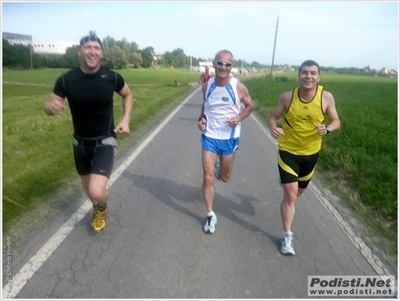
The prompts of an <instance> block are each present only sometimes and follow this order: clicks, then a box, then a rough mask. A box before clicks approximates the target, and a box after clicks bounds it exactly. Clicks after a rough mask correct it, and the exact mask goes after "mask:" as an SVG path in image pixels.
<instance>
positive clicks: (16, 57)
mask: <svg viewBox="0 0 400 301" xmlns="http://www.w3.org/2000/svg"><path fill="white" fill-rule="evenodd" d="M90 33H91V34H96V33H95V32H94V31H90ZM102 43H103V54H104V59H103V61H102V65H104V66H106V67H108V68H111V69H123V68H129V67H131V68H160V67H167V68H170V67H174V68H188V67H189V66H190V65H191V66H199V62H205V61H209V59H204V58H195V57H192V56H187V55H186V54H185V52H184V50H183V49H181V48H177V49H175V50H173V51H166V52H165V53H164V54H163V55H162V56H159V57H157V60H155V59H154V57H155V55H156V54H155V51H154V49H153V47H146V48H144V49H139V46H138V44H136V43H135V42H128V40H127V39H126V38H123V39H122V40H120V41H117V40H115V39H114V38H112V37H110V36H107V37H106V38H104V39H103V41H102ZM78 49H79V45H76V46H72V47H68V48H67V49H66V52H65V54H50V53H35V52H34V51H31V48H29V46H26V45H23V44H11V43H10V42H9V41H8V40H6V39H3V67H7V68H10V69H30V68H35V69H36V68H74V67H76V66H79V65H80V57H79V56H78ZM234 65H235V66H236V67H237V68H239V69H241V68H242V67H244V68H245V69H248V68H256V69H258V70H261V69H265V70H267V71H269V70H270V69H271V65H261V64H259V63H258V62H252V63H246V62H244V61H242V60H234ZM285 67H287V66H285V65H274V66H273V69H274V70H277V71H279V70H284V69H285ZM293 67H294V69H297V70H298V66H293ZM291 69H292V68H291ZM292 70H293V69H292ZM286 71H288V70H286ZM321 72H330V73H332V72H333V73H341V74H365V75H374V74H377V73H378V74H382V71H378V70H371V69H370V68H369V66H366V67H364V68H362V69H359V68H352V67H351V68H334V67H323V66H321ZM396 76H397V72H396Z"/></svg>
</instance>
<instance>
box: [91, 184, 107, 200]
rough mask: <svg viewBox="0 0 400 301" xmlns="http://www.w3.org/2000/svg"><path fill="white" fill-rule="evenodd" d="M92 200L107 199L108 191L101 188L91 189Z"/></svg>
mask: <svg viewBox="0 0 400 301" xmlns="http://www.w3.org/2000/svg"><path fill="white" fill-rule="evenodd" d="M89 195H90V198H91V199H93V200H96V201H99V200H104V199H106V198H107V190H106V189H103V188H100V187H90V188H89Z"/></svg>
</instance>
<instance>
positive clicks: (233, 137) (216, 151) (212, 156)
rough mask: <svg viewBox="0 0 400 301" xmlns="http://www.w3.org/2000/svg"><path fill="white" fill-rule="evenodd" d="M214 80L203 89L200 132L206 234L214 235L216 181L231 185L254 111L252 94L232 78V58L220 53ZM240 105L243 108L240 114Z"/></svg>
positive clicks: (225, 52) (230, 55)
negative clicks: (244, 132)
mask: <svg viewBox="0 0 400 301" xmlns="http://www.w3.org/2000/svg"><path fill="white" fill-rule="evenodd" d="M213 67H214V69H215V77H213V78H211V79H209V81H208V82H207V83H204V84H203V86H202V92H203V105H202V107H201V114H200V118H199V123H198V124H197V127H198V129H199V130H200V131H201V132H202V135H201V143H202V147H203V149H202V163H203V185H202V192H203V198H204V203H205V205H206V209H207V217H206V222H205V224H204V226H203V231H204V232H206V233H214V232H215V226H216V225H217V224H218V219H217V216H216V215H215V213H214V211H213V203H214V178H217V179H218V180H221V181H223V182H225V183H226V182H228V181H229V179H230V177H231V172H232V168H233V162H234V158H235V152H236V151H237V149H238V148H239V142H240V130H241V121H242V120H243V119H244V118H246V117H247V116H249V115H250V113H251V111H252V110H253V103H252V101H251V98H250V95H249V91H248V90H247V88H246V87H245V86H244V85H243V84H242V83H241V82H240V81H239V80H238V79H237V78H234V77H233V76H232V75H231V71H232V67H233V55H232V53H231V52H230V51H228V50H221V51H219V52H218V53H217V54H216V55H215V58H214V61H213ZM241 104H243V105H244V109H243V111H241Z"/></svg>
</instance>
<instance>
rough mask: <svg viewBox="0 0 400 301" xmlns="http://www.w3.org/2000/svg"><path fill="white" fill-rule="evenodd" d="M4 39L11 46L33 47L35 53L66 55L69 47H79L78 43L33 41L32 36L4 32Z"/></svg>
mask: <svg viewBox="0 0 400 301" xmlns="http://www.w3.org/2000/svg"><path fill="white" fill-rule="evenodd" d="M3 39H5V40H7V41H8V42H10V44H12V45H15V44H22V45H25V46H29V45H32V46H33V52H35V53H40V54H43V53H49V54H50V53H55V54H65V51H66V50H67V48H68V47H72V46H74V45H79V43H77V42H66V41H40V40H33V39H32V36H30V35H24V34H17V33H10V32H3Z"/></svg>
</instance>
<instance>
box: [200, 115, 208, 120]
mask: <svg viewBox="0 0 400 301" xmlns="http://www.w3.org/2000/svg"><path fill="white" fill-rule="evenodd" d="M201 118H204V119H205V120H207V117H206V115H201V116H200V117H199V121H200V120H201Z"/></svg>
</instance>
